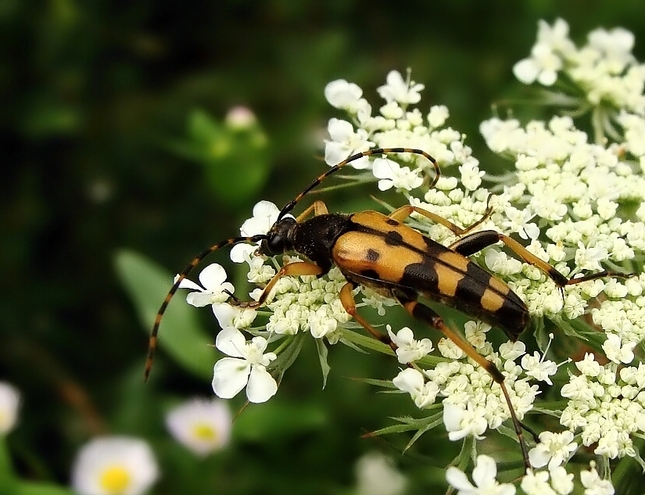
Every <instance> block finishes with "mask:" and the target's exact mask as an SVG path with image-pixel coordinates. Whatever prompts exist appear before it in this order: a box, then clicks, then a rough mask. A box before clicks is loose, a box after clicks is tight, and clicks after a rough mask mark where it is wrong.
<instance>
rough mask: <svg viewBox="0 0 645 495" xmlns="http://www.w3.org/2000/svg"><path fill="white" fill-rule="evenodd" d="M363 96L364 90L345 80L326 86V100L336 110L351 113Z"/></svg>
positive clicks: (337, 80)
mask: <svg viewBox="0 0 645 495" xmlns="http://www.w3.org/2000/svg"><path fill="white" fill-rule="evenodd" d="M362 96H363V90H362V89H361V88H360V87H359V86H358V85H357V84H354V83H350V82H347V81H346V80H345V79H336V80H335V81H332V82H330V83H329V84H327V86H325V98H326V99H327V101H328V102H329V104H330V105H331V106H332V107H334V108H340V109H343V110H348V111H351V109H353V108H354V106H355V105H356V104H357V103H358V101H360V99H361V97H362Z"/></svg>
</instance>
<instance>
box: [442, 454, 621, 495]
mask: <svg viewBox="0 0 645 495" xmlns="http://www.w3.org/2000/svg"><path fill="white" fill-rule="evenodd" d="M472 478H473V481H474V484H472V483H471V482H470V480H469V479H468V476H466V473H464V472H463V471H462V470H461V469H458V468H456V467H454V466H450V467H449V468H448V469H447V470H446V480H447V481H448V483H449V484H450V486H451V487H452V488H454V489H455V490H457V495H514V494H515V493H516V488H515V486H514V485H512V484H510V483H500V482H499V481H497V464H496V463H495V459H493V458H492V457H490V456H487V455H479V456H477V460H476V461H475V468H474V469H473V473H472ZM573 480H574V475H573V474H571V473H567V471H566V470H565V469H564V468H563V467H561V466H558V467H554V468H550V469H549V470H548V471H535V470H533V469H529V470H528V471H527V473H526V475H525V476H524V477H523V478H522V481H521V483H520V488H521V489H522V493H524V494H525V495H569V494H570V493H573V491H574V488H575V485H574V482H573ZM580 484H581V485H582V488H584V492H576V493H584V495H614V487H613V486H612V484H611V481H609V480H605V479H602V478H601V477H600V476H599V475H598V471H596V466H595V463H594V462H592V463H591V465H590V467H589V469H588V470H582V471H580Z"/></svg>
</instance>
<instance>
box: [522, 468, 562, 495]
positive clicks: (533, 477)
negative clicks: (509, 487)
mask: <svg viewBox="0 0 645 495" xmlns="http://www.w3.org/2000/svg"><path fill="white" fill-rule="evenodd" d="M520 486H521V488H522V490H523V491H524V493H525V494H526V495H558V494H557V493H556V492H555V490H553V488H551V485H550V484H549V472H548V471H534V470H533V469H529V470H527V472H526V475H525V476H524V477H523V478H522V483H521V484H520Z"/></svg>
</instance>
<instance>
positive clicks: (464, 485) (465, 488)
mask: <svg viewBox="0 0 645 495" xmlns="http://www.w3.org/2000/svg"><path fill="white" fill-rule="evenodd" d="M446 481H447V482H448V483H449V484H450V485H451V486H452V487H453V488H456V489H457V490H458V491H459V493H461V492H465V493H472V494H475V493H476V490H477V489H476V488H475V487H474V486H473V484H472V483H471V482H470V481H469V480H468V476H466V473H464V472H463V471H462V470H461V469H457V468H456V467H454V466H450V467H449V468H448V469H447V470H446Z"/></svg>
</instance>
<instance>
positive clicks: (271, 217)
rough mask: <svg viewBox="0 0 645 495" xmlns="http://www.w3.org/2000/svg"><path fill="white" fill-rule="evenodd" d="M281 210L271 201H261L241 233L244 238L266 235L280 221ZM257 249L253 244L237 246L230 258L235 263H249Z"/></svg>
mask: <svg viewBox="0 0 645 495" xmlns="http://www.w3.org/2000/svg"><path fill="white" fill-rule="evenodd" d="M279 214H280V210H279V209H278V207H277V206H276V205H275V204H273V203H272V202H271V201H264V200H262V201H259V202H258V203H256V204H255V206H254V207H253V216H252V217H251V218H249V219H247V220H245V221H244V223H243V224H242V226H241V227H240V233H241V234H242V235H243V236H244V237H251V236H254V235H258V234H266V233H267V232H269V229H270V228H271V227H272V226H273V224H274V223H275V222H276V220H277V219H278V215H279ZM256 249H257V246H256V245H252V244H236V245H235V246H233V247H232V248H231V253H230V258H231V261H233V262H235V263H243V262H245V261H249V259H250V257H251V254H252V253H253V252H254V251H255V250H256Z"/></svg>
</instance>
